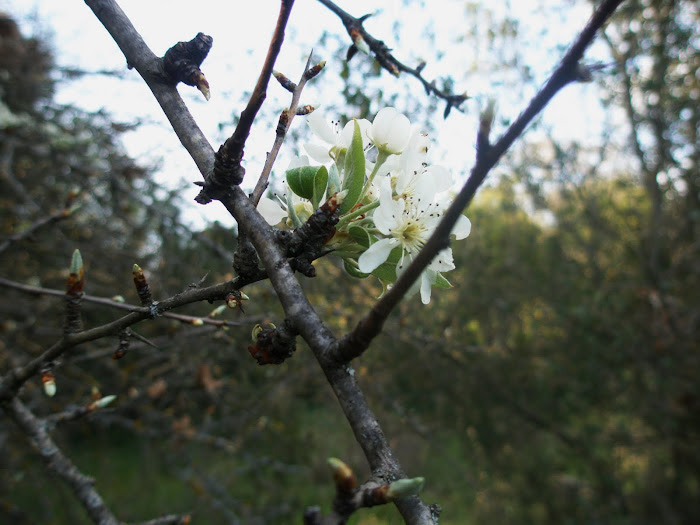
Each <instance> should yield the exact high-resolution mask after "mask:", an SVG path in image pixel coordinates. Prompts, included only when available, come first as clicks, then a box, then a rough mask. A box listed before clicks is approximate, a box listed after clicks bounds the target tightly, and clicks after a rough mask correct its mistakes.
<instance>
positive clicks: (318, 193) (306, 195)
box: [286, 166, 328, 209]
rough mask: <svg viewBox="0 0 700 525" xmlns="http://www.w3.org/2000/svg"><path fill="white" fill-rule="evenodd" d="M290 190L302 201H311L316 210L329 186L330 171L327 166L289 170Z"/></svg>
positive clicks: (288, 181) (287, 173) (288, 182)
mask: <svg viewBox="0 0 700 525" xmlns="http://www.w3.org/2000/svg"><path fill="white" fill-rule="evenodd" d="M286 176H287V184H289V188H290V189H291V190H292V191H293V192H294V193H295V194H297V195H298V196H299V197H301V198H302V199H307V200H310V201H311V203H312V204H313V207H314V209H316V208H318V204H319V203H320V202H321V199H322V198H323V193H324V192H325V191H326V185H327V184H328V170H327V169H326V168H325V166H300V167H298V168H293V169H291V170H287V172H286Z"/></svg>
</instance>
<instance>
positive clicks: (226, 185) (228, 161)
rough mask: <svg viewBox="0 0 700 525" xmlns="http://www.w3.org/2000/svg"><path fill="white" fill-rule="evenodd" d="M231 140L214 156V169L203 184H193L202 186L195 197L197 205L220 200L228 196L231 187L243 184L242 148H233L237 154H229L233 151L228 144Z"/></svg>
mask: <svg viewBox="0 0 700 525" xmlns="http://www.w3.org/2000/svg"><path fill="white" fill-rule="evenodd" d="M230 140H231V138H229V139H228V140H226V142H224V143H223V144H222V145H221V147H219V151H217V152H216V154H215V155H214V169H213V170H212V171H211V172H210V173H209V174H208V175H207V176H206V178H205V179H204V182H202V183H200V182H195V184H197V185H199V186H202V191H200V192H199V194H198V195H197V196H196V197H195V199H194V200H195V201H197V202H198V203H199V204H208V203H210V202H211V201H212V200H222V199H223V198H225V197H226V196H227V195H229V193H230V191H231V188H232V187H233V186H238V185H239V184H240V183H241V182H243V177H244V176H245V168H244V167H243V166H241V161H242V160H243V148H235V151H237V152H239V153H237V154H233V155H232V154H231V151H232V150H234V148H232V147H231V146H230V144H229V141H230Z"/></svg>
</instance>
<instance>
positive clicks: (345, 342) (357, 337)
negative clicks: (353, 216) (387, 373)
mask: <svg viewBox="0 0 700 525" xmlns="http://www.w3.org/2000/svg"><path fill="white" fill-rule="evenodd" d="M319 1H321V0H319ZM623 1H624V0H605V1H604V2H603V3H602V4H600V6H599V7H598V9H597V10H596V11H595V12H594V13H593V16H592V17H591V19H590V20H589V21H588V24H587V25H586V27H585V28H584V29H583V31H582V32H581V34H580V35H579V36H578V38H577V39H576V40H575V41H574V43H573V44H572V46H571V47H570V48H569V50H568V51H567V53H566V55H564V57H563V58H562V59H561V61H560V62H559V65H558V66H557V68H556V69H555V70H554V72H553V73H552V75H551V76H550V78H549V80H548V81H547V83H546V84H545V85H544V87H543V88H542V89H541V90H540V91H539V93H537V94H536V95H535V97H534V98H533V99H532V100H531V101H530V104H529V105H528V107H527V108H526V109H525V111H523V112H522V113H521V114H520V116H518V118H517V119H516V120H515V122H513V123H512V124H511V125H510V127H509V128H508V129H507V130H506V132H505V134H504V135H503V136H502V137H501V138H500V139H499V140H498V142H496V143H495V144H494V145H493V146H489V145H488V140H484V139H483V138H482V139H481V142H482V144H481V149H480V150H479V151H478V152H477V157H476V163H475V164H474V167H473V168H472V170H471V174H470V176H469V179H467V182H466V183H465V185H464V186H463V187H462V190H461V191H460V192H459V194H458V195H457V197H456V198H455V200H454V202H453V203H452V204H451V205H450V207H449V208H448V209H447V211H446V212H445V214H444V216H443V218H442V221H441V222H440V224H439V225H438V226H437V228H436V229H435V231H434V233H433V235H432V236H431V237H430V239H429V240H428V242H426V243H425V246H424V247H423V249H422V250H421V251H420V253H419V254H418V255H417V256H416V258H415V259H414V260H413V262H412V263H411V264H410V265H409V266H408V268H407V269H406V271H405V272H404V273H403V274H401V276H400V277H399V279H397V281H396V283H395V284H394V286H393V287H392V288H391V289H390V290H389V291H388V292H387V293H386V294H384V296H382V298H381V299H380V300H379V301H377V303H376V304H375V305H374V307H373V308H372V309H371V310H370V312H369V313H368V314H367V315H366V316H365V317H364V318H363V319H362V320H360V322H359V323H358V324H357V326H356V327H355V328H354V329H353V330H352V331H351V332H350V333H348V334H347V335H346V336H345V337H343V339H342V340H341V341H340V344H339V345H338V348H337V350H336V355H337V358H338V359H339V360H342V361H344V362H348V361H350V360H352V359H354V358H355V357H357V356H359V355H361V354H362V352H364V351H365V350H366V349H367V347H368V346H369V344H370V342H371V341H372V339H374V338H375V337H376V336H377V335H378V334H379V333H380V332H381V330H382V326H383V325H384V321H385V320H386V319H387V317H388V316H389V314H390V313H391V312H392V310H393V309H394V308H395V307H396V306H397V305H398V303H399V302H400V301H401V299H402V298H403V297H404V295H406V293H407V292H408V290H409V289H410V288H411V286H412V285H413V283H414V282H415V281H416V280H417V279H418V278H419V277H420V275H421V273H422V272H423V270H425V268H426V267H427V266H428V264H430V262H431V261H432V260H433V258H434V257H435V256H436V255H437V254H438V252H440V251H441V250H443V249H444V248H447V247H448V246H449V243H450V233H451V232H452V228H453V227H454V225H455V223H456V222H457V219H458V218H459V216H460V215H461V213H462V211H463V210H464V208H465V207H466V206H468V205H469V203H470V202H471V200H472V198H473V197H474V194H475V193H476V190H477V189H478V188H479V186H481V184H482V183H483V182H484V179H485V178H486V176H487V175H488V173H489V171H490V170H491V168H493V166H494V165H495V164H496V163H497V162H498V161H499V160H500V158H501V157H502V156H503V155H504V154H505V152H506V151H507V150H508V148H510V146H511V145H512V144H513V143H514V142H515V140H516V139H517V138H518V137H520V135H522V133H523V132H524V131H525V128H526V127H527V125H528V124H529V123H530V122H531V121H532V119H533V118H535V116H536V115H537V114H538V113H539V112H540V111H542V109H544V107H545V106H546V105H547V104H548V103H549V102H550V101H551V100H552V98H553V97H554V95H556V94H557V93H558V92H559V90H561V89H562V88H563V87H564V86H566V85H568V84H569V83H571V82H574V81H576V80H578V79H579V78H580V77H581V76H582V71H581V69H580V68H583V67H584V66H582V65H581V64H580V63H579V61H580V60H581V58H582V57H583V53H584V52H585V50H586V48H587V47H588V46H589V45H590V43H591V42H592V41H593V38H594V37H595V34H596V32H597V31H598V29H600V28H601V27H602V26H603V24H604V23H605V22H606V20H608V18H610V16H611V15H612V14H613V12H614V11H615V9H617V7H618V6H619V5H620V4H621V3H622V2H623Z"/></svg>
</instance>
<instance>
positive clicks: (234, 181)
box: [195, 0, 294, 204]
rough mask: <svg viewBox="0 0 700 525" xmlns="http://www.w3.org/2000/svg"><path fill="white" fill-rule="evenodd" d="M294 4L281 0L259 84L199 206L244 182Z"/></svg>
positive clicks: (217, 161) (221, 152)
mask: <svg viewBox="0 0 700 525" xmlns="http://www.w3.org/2000/svg"><path fill="white" fill-rule="evenodd" d="M293 5H294V0H282V4H281V6H280V12H279V16H278V17H277V25H276V26H275V31H274V33H273V35H272V40H271V42H270V47H269V49H268V51H267V56H266V57H265V63H264V64H263V67H262V71H261V72H260V76H259V77H258V82H257V83H256V84H255V89H253V94H252V95H251V97H250V100H249V101H248V105H247V106H246V108H245V109H244V110H243V112H242V113H241V118H240V120H239V121H238V125H237V126H236V129H235V130H234V132H233V135H231V136H230V137H229V138H228V139H226V142H224V144H223V145H222V146H221V147H220V148H219V151H218V152H217V153H216V158H215V162H214V170H213V171H212V172H211V173H210V174H208V175H207V177H206V180H205V182H204V187H203V188H202V191H201V192H200V193H199V195H197V197H196V198H195V200H196V201H197V202H199V203H200V204H206V203H208V202H210V201H211V200H212V199H219V196H220V194H222V193H226V192H227V191H228V190H229V188H230V187H231V186H233V185H238V184H240V183H241V182H242V181H243V175H244V174H245V170H244V169H243V167H242V166H241V161H242V160H243V150H244V148H245V143H246V141H247V140H248V135H250V129H251V127H252V126H253V121H254V120H255V117H256V115H257V114H258V111H259V110H260V108H261V107H262V104H263V102H264V101H265V97H266V96H267V85H268V83H269V82H270V76H271V75H272V69H273V67H274V65H275V61H276V60H277V55H279V52H280V50H281V49H282V41H283V40H284V30H285V28H286V27H287V22H288V21H289V15H290V14H291V11H292V6H293Z"/></svg>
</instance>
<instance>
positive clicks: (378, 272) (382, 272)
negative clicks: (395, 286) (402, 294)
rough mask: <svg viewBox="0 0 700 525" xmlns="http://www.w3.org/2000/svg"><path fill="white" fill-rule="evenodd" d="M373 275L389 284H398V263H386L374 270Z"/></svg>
mask: <svg viewBox="0 0 700 525" xmlns="http://www.w3.org/2000/svg"><path fill="white" fill-rule="evenodd" d="M372 275H374V276H376V277H379V278H380V279H381V280H382V281H385V282H387V283H393V282H396V279H397V277H396V263H390V262H385V263H383V264H380V265H379V266H378V267H377V268H375V269H374V270H372Z"/></svg>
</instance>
